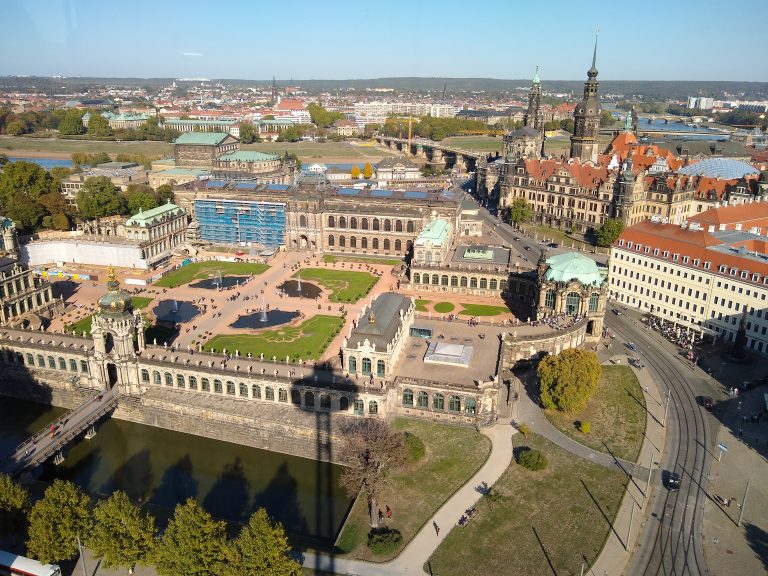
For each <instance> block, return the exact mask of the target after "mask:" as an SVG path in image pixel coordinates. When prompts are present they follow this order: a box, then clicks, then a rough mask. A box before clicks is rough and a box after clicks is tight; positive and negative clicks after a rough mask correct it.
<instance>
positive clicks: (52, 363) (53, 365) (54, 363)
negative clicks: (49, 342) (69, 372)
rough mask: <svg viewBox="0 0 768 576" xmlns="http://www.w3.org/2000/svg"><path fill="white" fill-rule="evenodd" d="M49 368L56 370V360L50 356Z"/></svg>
mask: <svg viewBox="0 0 768 576" xmlns="http://www.w3.org/2000/svg"><path fill="white" fill-rule="evenodd" d="M48 368H53V369H54V370H55V369H56V359H55V358H54V357H53V356H48Z"/></svg>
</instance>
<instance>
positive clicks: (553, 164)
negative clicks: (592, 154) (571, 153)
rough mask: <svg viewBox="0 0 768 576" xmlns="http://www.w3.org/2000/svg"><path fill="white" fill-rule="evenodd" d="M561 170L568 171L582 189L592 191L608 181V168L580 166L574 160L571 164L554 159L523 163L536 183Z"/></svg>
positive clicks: (590, 165)
mask: <svg viewBox="0 0 768 576" xmlns="http://www.w3.org/2000/svg"><path fill="white" fill-rule="evenodd" d="M563 168H564V169H565V170H567V171H568V174H569V175H570V176H571V177H572V178H573V179H574V180H576V182H577V184H578V185H579V186H581V187H582V188H588V189H594V188H595V187H596V186H599V185H600V184H602V183H603V182H605V181H606V180H607V179H608V168H606V167H605V166H602V165H600V166H593V165H592V164H581V163H580V162H579V161H578V160H574V161H573V162H571V163H568V162H561V161H559V160H554V159H548V160H538V159H532V160H526V161H525V169H526V171H527V172H528V175H529V176H531V177H532V178H533V179H535V180H538V181H543V180H546V179H548V178H549V177H550V176H552V175H553V174H554V173H555V172H557V171H558V170H560V169H563Z"/></svg>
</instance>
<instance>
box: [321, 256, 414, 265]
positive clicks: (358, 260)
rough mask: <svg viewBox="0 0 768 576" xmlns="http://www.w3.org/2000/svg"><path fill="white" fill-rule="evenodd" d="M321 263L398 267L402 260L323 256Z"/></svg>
mask: <svg viewBox="0 0 768 576" xmlns="http://www.w3.org/2000/svg"><path fill="white" fill-rule="evenodd" d="M323 262H328V263H329V264H333V263H334V262H353V263H355V264H357V263H360V264H382V265H384V266H398V265H399V264H402V262H403V261H402V260H399V259H395V258H373V257H370V258H364V257H361V256H336V255H335V254H325V255H324V256H323Z"/></svg>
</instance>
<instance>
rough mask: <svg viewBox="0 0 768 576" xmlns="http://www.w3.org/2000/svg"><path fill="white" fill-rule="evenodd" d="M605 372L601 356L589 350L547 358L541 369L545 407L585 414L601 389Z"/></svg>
mask: <svg viewBox="0 0 768 576" xmlns="http://www.w3.org/2000/svg"><path fill="white" fill-rule="evenodd" d="M601 372H602V368H601V367H600V363H599V362H598V360H597V355H596V354H595V353H594V352H590V351H588V350H580V349H577V348H572V349H569V350H563V351H562V352H560V354H558V355H556V356H546V357H545V358H544V359H543V360H542V361H541V362H539V367H538V369H537V373H538V376H539V398H540V400H541V405H542V406H543V407H544V408H547V409H556V410H560V411H562V412H575V411H577V410H581V409H582V408H584V406H586V404H587V401H588V400H589V398H590V397H591V396H592V394H593V393H594V392H595V390H596V389H597V383H598V382H599V380H600V374H601Z"/></svg>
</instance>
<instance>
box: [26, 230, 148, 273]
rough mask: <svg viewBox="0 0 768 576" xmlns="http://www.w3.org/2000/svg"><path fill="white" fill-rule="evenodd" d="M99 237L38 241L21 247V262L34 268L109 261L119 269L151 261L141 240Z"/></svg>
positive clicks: (142, 268) (142, 267)
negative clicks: (57, 264)
mask: <svg viewBox="0 0 768 576" xmlns="http://www.w3.org/2000/svg"><path fill="white" fill-rule="evenodd" d="M101 238H103V239H102V240H97V239H91V240H89V239H80V238H71V239H60V240H36V241H34V242H30V243H29V244H24V245H22V247H21V261H22V262H23V263H24V264H26V265H27V266H30V267H34V266H39V265H41V264H50V263H52V262H63V263H64V264H92V265H99V264H102V263H104V262H109V263H111V264H112V265H114V266H117V267H118V268H136V269H141V270H144V269H146V268H147V261H146V260H145V259H143V258H142V256H141V248H140V247H139V245H138V243H131V242H127V241H125V240H122V239H119V238H118V239H116V240H115V241H110V238H113V239H114V237H110V236H103V237H101Z"/></svg>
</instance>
